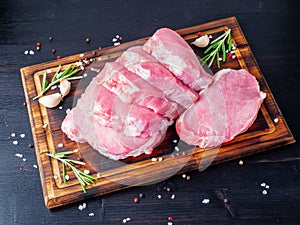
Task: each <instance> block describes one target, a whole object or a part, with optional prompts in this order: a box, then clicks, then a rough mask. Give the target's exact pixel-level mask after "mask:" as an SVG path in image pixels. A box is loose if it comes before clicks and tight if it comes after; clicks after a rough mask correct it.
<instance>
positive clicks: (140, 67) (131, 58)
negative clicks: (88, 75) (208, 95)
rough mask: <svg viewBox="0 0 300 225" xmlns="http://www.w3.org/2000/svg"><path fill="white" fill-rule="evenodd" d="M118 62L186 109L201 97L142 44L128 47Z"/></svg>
mask: <svg viewBox="0 0 300 225" xmlns="http://www.w3.org/2000/svg"><path fill="white" fill-rule="evenodd" d="M117 62H118V63H120V64H122V65H124V66H125V67H126V68H127V69H128V70H130V71H132V72H133V73H135V74H137V75H139V76H140V77H141V78H143V79H144V80H145V81H147V82H148V83H149V84H151V85H152V86H154V87H157V88H158V89H159V90H161V91H162V92H163V93H164V94H165V96H166V97H167V98H168V99H169V100H171V101H173V102H176V103H178V104H179V105H180V106H182V107H183V108H184V109H186V108H188V107H189V106H190V105H191V104H193V103H194V102H195V101H197V100H198V98H199V94H198V93H196V92H195V91H193V90H192V89H190V88H188V87H187V86H185V85H183V84H182V82H181V81H179V80H178V79H177V78H176V77H175V76H174V75H173V74H172V73H171V72H170V71H169V70H168V69H167V68H165V67H164V66H163V65H162V64H160V63H159V62H158V61H157V59H155V58H154V57H153V56H151V55H149V54H148V53H146V52H145V51H144V50H143V48H142V46H136V47H131V48H129V49H127V50H126V51H125V52H124V53H123V54H122V55H121V56H120V57H119V58H118V59H117Z"/></svg>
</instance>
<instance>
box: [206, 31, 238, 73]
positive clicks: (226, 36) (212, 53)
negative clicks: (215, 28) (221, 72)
mask: <svg viewBox="0 0 300 225" xmlns="http://www.w3.org/2000/svg"><path fill="white" fill-rule="evenodd" d="M230 32H231V29H228V30H227V31H225V32H224V33H223V34H222V35H220V36H219V37H217V38H216V39H214V40H213V41H212V42H211V43H210V45H209V46H208V48H207V49H206V50H205V51H204V54H205V55H204V56H203V57H202V58H201V61H202V64H204V63H207V62H208V61H209V63H208V67H210V66H211V65H212V64H213V61H214V60H217V66H218V68H220V67H221V62H220V60H219V58H220V52H221V54H222V61H223V62H225V61H226V47H225V42H226V40H227V44H228V45H229V44H230V46H228V48H229V49H230V50H231V44H232V40H231V34H230ZM230 50H229V51H230Z"/></svg>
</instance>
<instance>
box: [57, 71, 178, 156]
mask: <svg viewBox="0 0 300 225" xmlns="http://www.w3.org/2000/svg"><path fill="white" fill-rule="evenodd" d="M104 72H105V71H104ZM101 73H102V72H101ZM101 73H100V74H99V75H98V76H97V77H96V78H94V79H93V81H92V82H91V83H90V84H89V86H88V87H87V88H86V90H85V93H84V94H83V95H82V96H81V98H80V99H79V100H78V102H77V106H76V107H74V108H73V109H72V110H71V111H70V112H69V113H68V115H67V117H66V118H65V119H64V121H63V123H62V131H63V132H65V133H66V134H67V136H68V137H69V138H70V139H72V140H73V141H76V142H80V143H84V142H88V143H89V144H90V145H91V146H92V147H93V148H94V149H96V150H98V151H99V152H100V153H101V154H102V155H105V156H108V157H109V158H111V159H115V160H118V159H123V158H126V157H129V156H137V155H140V154H142V153H146V154H150V153H151V152H152V150H153V148H154V147H155V146H156V145H157V144H158V143H159V141H160V140H161V139H162V138H163V136H164V135H165V133H166V130H167V128H168V126H170V125H171V124H172V122H170V121H168V120H167V119H164V118H162V117H161V116H159V115H157V114H155V113H154V112H153V111H151V110H149V109H147V108H143V107H141V106H138V105H134V104H128V103H124V102H123V101H121V100H120V99H119V98H118V96H117V95H115V94H114V93H112V92H110V91H108V90H107V89H106V88H105V87H104V86H103V85H102V83H101V82H99V81H100V80H101V79H102V78H101V76H102V74H101Z"/></svg>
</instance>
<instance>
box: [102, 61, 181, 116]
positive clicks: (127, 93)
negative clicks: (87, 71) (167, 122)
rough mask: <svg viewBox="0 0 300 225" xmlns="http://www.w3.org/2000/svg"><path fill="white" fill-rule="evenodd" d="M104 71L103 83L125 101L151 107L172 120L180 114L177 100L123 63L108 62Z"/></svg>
mask: <svg viewBox="0 0 300 225" xmlns="http://www.w3.org/2000/svg"><path fill="white" fill-rule="evenodd" d="M102 73H103V74H105V77H104V78H103V80H104V81H103V83H102V85H103V86H104V87H105V88H107V89H108V90H109V91H111V92H113V93H115V94H116V95H117V96H118V97H119V98H120V99H121V100H122V101H123V102H126V103H131V104H136V105H139V106H142V107H145V108H149V109H151V110H153V112H155V113H157V114H159V115H161V116H163V117H166V118H168V119H171V120H172V119H175V118H177V117H178V116H179V114H178V105H177V104H176V103H175V102H171V101H169V100H168V99H166V96H165V95H164V93H163V92H162V91H160V90H159V89H157V88H155V87H153V86H151V85H150V84H149V83H147V82H146V81H145V80H144V79H143V78H141V77H139V76H138V75H136V74H135V73H132V72H131V71H129V70H127V69H126V68H125V67H124V66H122V65H121V64H119V63H117V62H110V63H106V64H105V67H104V69H103V72H102Z"/></svg>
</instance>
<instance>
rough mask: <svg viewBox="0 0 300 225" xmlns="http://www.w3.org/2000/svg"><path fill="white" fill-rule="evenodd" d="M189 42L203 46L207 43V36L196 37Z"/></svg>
mask: <svg viewBox="0 0 300 225" xmlns="http://www.w3.org/2000/svg"><path fill="white" fill-rule="evenodd" d="M191 44H193V45H196V46H197V47H200V48H204V47H206V46H207V45H208V44H209V37H208V36H207V35H204V36H201V37H199V38H197V39H196V40H195V41H194V42H192V43H191Z"/></svg>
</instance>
